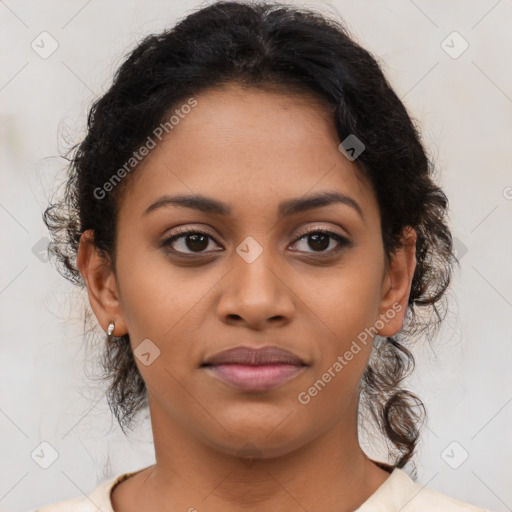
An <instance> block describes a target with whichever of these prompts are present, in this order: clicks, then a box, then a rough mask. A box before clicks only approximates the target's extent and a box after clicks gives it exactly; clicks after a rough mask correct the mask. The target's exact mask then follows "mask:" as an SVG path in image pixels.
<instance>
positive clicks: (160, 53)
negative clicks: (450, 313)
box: [43, 1, 458, 468]
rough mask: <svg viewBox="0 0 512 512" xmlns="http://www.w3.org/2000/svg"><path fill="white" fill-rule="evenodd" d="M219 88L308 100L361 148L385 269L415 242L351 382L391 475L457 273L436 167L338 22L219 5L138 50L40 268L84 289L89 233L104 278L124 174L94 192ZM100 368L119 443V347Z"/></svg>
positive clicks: (128, 375) (132, 378) (411, 445)
mask: <svg viewBox="0 0 512 512" xmlns="http://www.w3.org/2000/svg"><path fill="white" fill-rule="evenodd" d="M229 83H237V84H239V85H242V86H244V87H253V88H260V89H262V90H266V91H272V90H277V91H280V92H281V93H283V94H306V95H310V96H311V97H314V98H317V99H319V100H321V101H322V102H323V103H325V104H326V105H328V106H329V107H330V113H331V115H332V118H333V121H334V123H335V127H336V131H337V134H338V136H339V138H340V141H343V140H344V139H345V138H346V137H347V136H348V135H351V134H353V135H355V136H356V137H357V138H358V139H359V140H360V141H362V143H363V144H364V146H365V149H364V151H363V152H362V153H361V154H360V156H359V157H358V158H357V159H356V160H354V163H355V165H356V168H357V171H358V172H360V173H362V175H364V176H365V177H366V178H367V179H368V180H369V182H370V184H371V186H372V187H373V188H374V190H375V192H376V196H377V200H378V206H379V210H380V216H381V231H382V240H383V246H384V251H385V254H386V260H387V261H389V258H390V256H391V255H392V253H393V252H394V251H395V250H396V249H397V248H399V247H401V246H402V244H403V238H402V235H403V229H404V228H405V227H406V226H411V227H412V228H414V230H415V231H416V233H417V240H416V269H415V273H414V276H413V279H412V285H411V290H410V295H409V299H408V305H407V309H406V315H405V320H404V325H403V327H402V329H401V331H400V332H399V333H398V334H397V335H395V336H392V337H387V338H386V339H385V341H387V342H386V343H375V344H374V347H373V352H372V356H373V354H374V353H375V352H376V353H377V357H371V358H370V361H369V363H368V365H367V367H366V369H365V371H364V374H363V377H362V379H361V382H360V400H361V404H362V405H364V406H365V408H366V409H368V410H369V412H370V417H371V418H372V419H373V421H374V422H375V424H376V425H377V427H378V431H379V432H380V433H381V434H382V435H384V436H385V438H386V443H387V445H388V457H389V459H391V462H392V464H393V466H395V467H399V468H402V467H403V466H404V465H405V464H406V463H407V462H409V461H410V460H411V458H412V456H413V455H414V453H415V449H416V446H417V443H418V440H419V435H420V431H421V428H422V424H423V421H424V420H425V418H426V410H425V407H424V405H423V403H422V401H421V400H420V399H419V398H418V397H417V396H416V395H415V394H413V393H412V392H411V391H409V390H407V389H405V388H404V387H403V384H402V381H403V380H404V379H405V378H406V377H407V376H408V375H409V374H410V373H411V372H412V370H413V369H414V365H415V361H414V357H413V354H412V352H411V351H410V346H411V344H412V343H413V342H414V341H415V340H417V339H418V337H419V336H420V334H424V333H427V334H428V335H429V337H430V335H431V334H432V333H433V332H434V331H436V330H437V328H438V327H439V324H440V322H441V321H442V320H443V316H444V315H443V313H445V312H446V310H445V305H444V303H445V301H444V299H445V292H446V291H447V288H448V286H449V284H450V280H451V274H452V264H453V263H454V262H455V261H457V263H458V260H457V258H456V256H455V253H454V252H453V251H452V236H451V233H450V230H449V228H448V226H447V222H446V215H447V209H448V199H447V197H446V195H445V194H444V192H443V191H442V190H441V189H440V188H439V187H438V186H437V185H436V184H435V183H434V177H435V168H434V165H433V164H432V162H431V159H429V157H428V156H427V153H426V150H425V149H424V147H423V144H422V142H421V135H420V131H419V129H418V128H417V127H416V123H415V122H413V120H412V118H411V117H410V116H409V115H408V113H407V111H406V108H405V106H404V105H403V104H402V102H401V101H400V99H399V98H398V96H397V95H396V94H395V92H394V91H393V89H392V88H391V86H390V84H389V83H388V81H387V79H386V78H385V76H384V75H383V72H382V70H381V68H380V67H379V64H378V62H377V60H376V58H375V57H374V56H372V54H371V53H369V52H368V51H367V50H365V49H363V48H362V47H361V46H360V45H359V44H357V43H356V42H355V40H354V38H353V37H351V36H350V35H349V31H348V29H347V28H346V27H345V26H344V24H342V22H340V21H338V20H335V19H330V17H328V16H325V15H322V14H321V13H318V12H315V11H311V10H309V9H305V8H300V7H297V6H294V7H292V6H290V5H285V4H281V3H277V2H265V3H245V2H224V1H222V2H216V3H213V4H210V5H208V6H206V7H204V8H201V9H199V10H196V11H195V12H193V13H192V14H190V15H188V16H186V17H185V18H183V19H181V20H180V21H179V22H178V23H177V24H176V25H175V26H174V27H172V28H169V29H167V30H164V31H163V32H161V33H159V34H151V35H149V36H147V37H145V38H144V39H143V40H142V41H141V42H140V43H139V44H138V45H137V46H136V47H135V49H133V51H131V52H130V53H129V54H128V55H127V57H126V60H125V61H124V62H123V63H122V65H121V66H120V67H119V69H117V71H116V72H115V75H114V79H113V83H112V85H111V86H110V88H109V89H108V90H107V92H106V93H105V94H103V96H101V97H100V98H99V99H97V100H96V101H94V103H93V104H92V106H91V108H90V110H89V113H88V118H87V132H86V135H85V137H84V138H83V140H82V141H81V142H80V143H78V144H76V145H75V146H73V147H71V149H70V150H69V152H68V153H67V155H66V156H65V159H66V161H67V162H68V164H67V171H68V173H67V176H66V182H65V191H64V194H63V196H62V197H61V198H59V199H58V200H57V201H55V202H53V203H52V202H50V204H49V206H48V207H47V208H46V210H45V212H44V213H43V219H44V222H45V224H46V226H47V227H48V229H49V231H50V234H51V242H50V245H49V247H48V250H49V255H50V257H55V258H56V260H57V267H58V270H59V272H60V273H61V274H62V275H63V276H64V277H65V278H67V279H69V280H70V281H71V282H72V283H74V284H76V285H78V286H80V287H82V288H83V287H84V286H85V283H84V281H83V279H82V277H81V274H80V272H79V270H78V269H77V267H76V256H77V251H78V247H79V243H80V237H81V235H82V233H83V232H84V231H85V230H88V229H92V230H93V231H94V242H95V246H96V247H97V249H98V251H99V253H100V254H101V255H102V256H105V257H106V258H108V261H109V262H110V263H111V265H112V269H113V271H114V272H115V248H116V223H117V218H118V212H119V208H120V203H121V199H122V197H123V191H124V190H125V188H126V186H127V184H128V183H129V182H130V180H131V178H132V176H133V174H134V172H133V171H132V172H131V173H130V175H128V176H126V177H124V178H123V180H122V181H121V182H120V183H119V184H118V185H117V186H115V187H113V190H112V191H110V192H109V193H108V194H105V197H101V198H98V197H97V196H98V194H97V193H95V191H97V190H98V189H100V188H102V187H103V186H104V184H105V183H107V182H109V180H111V179H112V177H113V176H114V175H115V174H116V172H117V171H118V170H119V169H120V168H121V167H122V166H123V164H125V163H126V162H128V161H129V160H130V158H131V157H132V156H133V152H134V151H135V150H137V149H138V148H139V147H140V146H141V145H142V144H143V143H144V142H145V141H146V140H148V137H150V136H151V135H152V134H153V133H154V130H155V127H157V126H159V125H161V124H162V123H165V122H166V121H167V120H168V118H169V113H170V112H171V111H172V110H173V109H174V108H175V107H177V106H179V105H180V104H182V103H184V102H185V100H187V99H188V98H190V97H191V96H192V95H198V94H199V93H201V92H203V91H206V90H208V89H211V88H216V87H217V88H218V87H222V85H224V84H229ZM134 167H135V166H134ZM135 172H136V171H135ZM383 340H384V338H383ZM408 346H409V348H408ZM101 363H102V365H103V368H104V370H105V375H106V377H105V378H106V379H107V380H109V381H110V385H109V388H108V390H107V399H108V403H109V406H110V408H111V410H112V412H113V414H114V415H115V417H116V419H117V421H118V423H119V425H120V426H121V429H122V430H123V432H125V430H124V428H125V427H130V425H131V423H132V421H133V418H134V416H135V415H136V413H137V412H139V411H140V410H141V409H143V408H146V407H147V390H146V386H145V383H144V381H143V379H142V377H141V375H140V373H139V371H138V369H137V366H136V364H135V360H134V357H133V353H132V349H131V347H130V338H129V335H128V334H126V335H124V336H121V337H113V342H109V340H108V339H106V340H105V348H104V352H103V357H102V361H101ZM360 409H361V408H360ZM361 414H362V411H361V410H360V411H359V415H361Z"/></svg>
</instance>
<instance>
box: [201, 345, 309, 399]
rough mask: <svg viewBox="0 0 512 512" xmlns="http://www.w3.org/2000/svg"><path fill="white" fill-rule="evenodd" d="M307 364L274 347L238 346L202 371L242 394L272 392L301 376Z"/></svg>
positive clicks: (207, 362) (226, 351) (212, 358)
mask: <svg viewBox="0 0 512 512" xmlns="http://www.w3.org/2000/svg"><path fill="white" fill-rule="evenodd" d="M307 366H308V364H306V362H305V361H304V360H302V359H301V358H300V357H298V356H297V355H295V354H293V353H292V352H290V351H289V350H286V349H284V348H281V347H277V346H267V347H261V348H257V349H256V348H252V347H248V346H238V347H234V348H231V349H228V350H224V351H222V352H218V353H217V354H215V355H214V356H213V357H211V358H209V359H207V360H206V361H205V362H204V363H203V364H202V365H201V368H204V369H205V370H207V371H208V374H209V375H211V376H212V377H215V378H217V379H220V380H221V381H223V382H225V383H227V384H229V385H231V386H233V387H235V388H237V389H240V390H243V391H251V392H261V391H269V390H271V389H274V388H276V387H278V386H280V385H282V384H284V383H285V382H287V381H289V380H290V379H292V378H294V377H296V376H297V375H299V374H301V373H303V372H304V371H305V369H306V368H307Z"/></svg>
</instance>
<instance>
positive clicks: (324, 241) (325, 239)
mask: <svg viewBox="0 0 512 512" xmlns="http://www.w3.org/2000/svg"><path fill="white" fill-rule="evenodd" d="M319 239H320V241H319ZM311 240H313V244H311V243H310V244H309V246H310V247H311V248H312V249H315V250H316V249H319V250H322V249H326V248H327V247H329V235H327V234H325V233H316V234H314V235H310V242H311ZM315 244H317V245H316V247H315Z"/></svg>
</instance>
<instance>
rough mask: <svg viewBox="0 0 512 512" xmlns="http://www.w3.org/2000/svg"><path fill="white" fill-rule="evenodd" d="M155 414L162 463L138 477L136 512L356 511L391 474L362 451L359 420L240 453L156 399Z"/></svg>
mask: <svg viewBox="0 0 512 512" xmlns="http://www.w3.org/2000/svg"><path fill="white" fill-rule="evenodd" d="M150 410H151V416H152V425H153V432H154V443H155V454H156V465H155V466H152V467H151V468H148V470H145V471H144V472H143V473H145V475H144V476H142V474H141V475H140V477H139V479H138V484H137V492H134V493H133V495H134V499H135V500H136V501H137V503H134V502H133V500H132V504H133V505H134V506H133V509H134V510H135V509H137V508H138V509H139V510H140V509H146V510H153V509H154V510H157V509H158V510H160V511H164V512H165V511H172V510H180V509H181V510H191V511H193V510H194V509H197V510H199V511H200V510H201V509H208V511H209V512H220V511H222V512H235V511H236V512H239V511H240V510H244V511H245V510H246V511H248V512H256V511H261V510H281V511H287V510H290V511H292V510H293V511H296V510H299V509H304V510H308V511H310V512H313V511H316V510H319V511H320V510H337V511H340V512H342V511H345V510H346V511H352V510H355V509H356V508H358V507H359V506H360V505H361V504H362V503H363V502H364V501H365V500H366V499H367V498H368V497H369V496H370V495H371V494H373V492H375V490H376V489H377V488H378V487H379V486H380V485H381V484H382V483H383V482H384V481H385V479H386V478H387V477H388V476H389V473H387V472H386V471H384V470H383V469H380V468H379V467H378V466H376V465H375V464H374V463H373V462H371V461H370V459H369V458H368V457H367V456H366V455H365V454H364V452H363V451H362V449H361V447H360V445H359V441H358V437H357V422H356V421H350V422H347V421H343V420H340V421H339V422H338V423H336V424H335V425H333V426H332V427H331V428H330V429H328V430H326V431H325V432H324V433H323V434H321V435H319V436H317V437H316V438H314V439H311V440H309V442H304V440H301V442H300V445H299V446H297V447H296V448H293V447H291V446H285V443H284V442H281V443H279V442H277V441H278V433H279V430H278V428H276V429H274V431H273V432H271V433H270V434H268V435H267V436H266V437H264V436H263V437H262V439H263V441H261V440H260V441H259V442H258V448H255V447H254V446H253V447H252V449H251V447H250V446H249V445H248V444H246V443H243V442H242V441H241V446H242V449H240V448H238V449H233V448H232V443H231V446H230V447H229V448H228V447H226V446H225V445H224V446H212V445H211V444H209V443H208V442H206V441H205V442H199V441H198V439H199V436H198V433H197V432H194V431H193V428H181V427H180V426H179V425H177V424H176V423H175V422H169V419H168V416H165V415H164V411H163V410H162V409H160V408H159V407H157V406H156V404H154V403H152V401H150ZM356 411H357V409H356ZM155 427H156V428H155ZM272 438H274V439H275V440H276V441H275V443H274V444H272V443H271V442H270V440H271V439H272ZM254 444H256V443H254ZM244 447H245V448H244ZM241 455H244V456H245V457H241ZM251 456H252V458H251ZM137 476H139V475H137ZM135 505H136V506H135ZM116 510H122V511H124V510H128V509H127V507H124V506H123V507H119V508H117V509H116Z"/></svg>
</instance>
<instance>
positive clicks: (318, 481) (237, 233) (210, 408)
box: [77, 84, 416, 512]
mask: <svg viewBox="0 0 512 512" xmlns="http://www.w3.org/2000/svg"><path fill="white" fill-rule="evenodd" d="M195 98H196V100H197V106H196V107H195V108H193V109H192V110H191V112H190V113H189V114H187V116H185V118H184V119H182V120H181V121H180V123H179V124H177V125H176V126H175V127H174V129H173V130H172V131H171V132H170V133H169V135H168V136H167V137H166V138H164V139H163V141H162V142H161V143H160V144H159V145H158V146H157V147H156V148H155V149H153V150H152V151H151V153H150V154H149V155H148V156H147V157H146V159H145V160H144V162H143V164H142V166H141V167H139V168H137V170H136V171H135V172H134V175H132V176H131V177H130V182H129V184H128V187H127V189H126V191H125V195H124V196H123V200H122V203H121V209H120V212H119V218H118V232H117V240H118V245H117V253H116V257H117V261H116V268H115V269H113V268H112V266H111V265H109V262H108V261H106V260H105V259H102V258H101V256H100V255H99V254H98V251H97V250H96V249H95V246H94V240H93V237H92V232H91V231H87V232H85V233H84V234H83V236H82V239H81V243H80V249H79V254H78V259H77V264H78V266H79V269H80V272H81V274H82V276H83V278H84V280H85V282H86V285H87V290H88V294H89V300H90V303H91V306H92V308H93V311H94V313H95V315H96V317H97V319H98V322H99V323H100V325H101V326H102V328H103V329H104V330H106V329H107V326H108V324H109V323H110V322H111V321H114V322H115V330H114V335H115V336H120V335H123V334H126V333H129V335H130V340H131V344H132V348H133V349H134V350H135V349H136V347H137V346H138V345H139V344H140V343H141V342H142V341H143V340H145V339H150V340H151V342H152V343H154V345H155V346H157V347H158V349H159V350H160V355H159V356H158V357H156V359H154V361H153V362H151V364H149V365H148V366H146V365H144V364H142V363H141V361H140V360H139V359H138V358H136V362H137V366H138V369H139V371H140V373H141V375H142V377H143V379H144V381H145V383H146V386H147V388H148V400H149V408H150V414H151V424H152V429H153V435H154V445H155V455H156V464H155V465H154V466H151V467H149V468H145V469H144V470H141V471H140V472H139V473H137V474H136V475H134V476H132V477H131V478H128V479H127V480H125V481H124V482H122V483H120V484H119V485H118V486H117V487H116V488H115V489H114V491H113V493H112V496H111V500H112V505H113V507H114V509H115V510H116V512H131V511H140V510H147V511H156V510H158V511H176V510H185V511H187V510H194V509H193V508H191V507H194V508H195V509H197V510H198V511H199V512H201V511H206V510H207V511H209V512H220V511H222V512H235V511H236V512H239V511H240V510H247V511H263V510H265V511H266V510H280V511H288V510H289V511H292V510H293V511H296V510H298V509H300V508H303V509H305V510H308V511H309V512H315V511H320V510H338V511H344V510H347V511H349V510H354V509H355V508H357V507H358V506H360V505H361V504H362V503H363V502H364V501H365V500H366V499H368V497H369V496H370V495H371V494H373V493H374V492H375V491H376V490H377V488H378V487H379V486H380V485H382V483H383V482H384V481H385V480H386V479H387V478H388V477H389V473H388V472H386V471H384V470H383V469H381V468H379V467H378V466H377V465H376V464H375V463H374V462H372V461H371V460H370V459H369V458H368V457H367V456H366V455H365V453H364V452H363V451H362V449H361V447H360V445H359V442H358V435H357V407H358V394H359V388H358V386H359V382H360V379H361V376H362V374H363V372H364V370H365V367H366V366H367V363H368V359H369V356H370V351H371V338H370V342H369V343H367V344H366V345H363V344H361V345H360V346H361V350H360V352H359V353H357V355H355V356H354V357H353V359H352V360H351V361H350V362H349V363H348V364H347V365H346V366H345V367H344V368H343V370H342V371H341V372H339V373H338V374H337V375H336V377H334V378H332V380H331V381H330V382H329V383H328V384H327V385H326V386H325V387H324V388H323V389H322V390H321V392H319V393H318V394H317V395H316V396H315V397H313V398H311V401H310V402H309V403H308V404H306V405H305V404H301V403H300V402H299V401H298V399H297V397H298V395H299V393H301V392H304V391H307V390H308V389H309V388H310V387H311V386H312V384H313V383H314V382H316V381H317V380H318V379H319V378H321V376H322V374H323V373H324V372H326V371H327V369H328V368H329V367H332V365H333V363H334V362H335V361H336V360H337V357H338V356H340V355H343V354H344V353H345V352H346V351H347V350H348V348H349V347H350V345H351V343H352V341H353V340H355V339H356V338H357V336H358V334H359V333H361V332H362V331H364V329H365V328H368V327H370V326H373V325H374V324H375V322H376V321H377V320H378V319H379V317H381V318H382V316H380V315H383V314H385V313H386V312H387V311H390V310H392V309H393V304H395V307H396V305H397V304H399V305H401V310H400V311H399V312H396V314H395V315H394V316H393V318H392V319H389V320H387V321H386V322H385V325H384V326H383V327H382V328H381V329H378V330H377V331H378V334H379V335H381V336H391V335H394V334H396V333H398V332H399V331H400V330H401V328H402V324H403V319H404V313H405V310H406V306H407V300H408V297H409V293H410V287H411V281H412V277H413V274H414V269H415V265H416V258H415V242H416V234H415V232H414V230H412V229H411V228H408V229H406V230H404V241H405V242H406V244H405V245H404V247H403V248H402V249H399V250H397V251H396V253H394V254H393V256H392V259H391V264H390V265H389V266H386V262H385V258H384V248H383V245H382V234H381V229H380V213H379V208H378V203H377V199H376V196H375V193H374V191H373V189H372V187H371V185H370V184H369V182H367V181H366V180H365V179H364V178H363V177H362V176H361V175H360V174H359V173H358V171H357V170H356V167H355V164H354V162H351V161H350V160H348V159H347V158H346V157H345V156H344V155H343V154H342V153H341V152H340V151H339V149H338V145H339V139H338V136H337V134H336V131H335V128H334V124H333V121H332V119H331V118H330V116H329V113H328V110H327V109H326V108H325V106H324V105H323V104H321V103H319V102H318V101H317V100H315V98H312V97H307V96H297V95H283V94H279V93H275V92H266V91H262V90H256V89H242V88H240V87H239V86H238V85H235V84H229V85H228V86H224V87H223V88H220V89H213V90H209V91H207V92H204V93H202V94H200V95H197V96H196V97H195ZM321 191H322V192H323V191H330V192H333V191H334V192H339V193H343V194H345V195H348V196H350V197H352V198H353V199H354V200H355V201H357V203H358V204H359V206H360V208H361V210H362V213H363V215H364V218H362V217H361V216H360V215H359V214H358V213H357V211H356V210H355V209H354V208H352V207H350V206H348V205H346V204H341V203H335V204H330V205H327V206H323V207H321V208H315V209H311V210H308V211H303V212H298V213H296V214H294V215H291V216H287V217H284V218H278V216H277V208H278V205H279V203H281V201H284V200H288V199H292V198H303V197H304V196H308V197H309V196H310V195H313V194H316V193H317V192H321ZM192 193H194V194H202V195H205V196H209V197H212V198H215V199H217V200H219V201H222V202H224V203H226V204H227V205H229V206H230V207H231V209H232V215H230V216H226V217H224V216H221V215H218V214H212V213H204V212H201V211H199V210H195V209H191V208H184V207H178V206H174V205H168V206H166V207H162V208H160V209H156V210H154V211H153V212H152V213H150V214H148V215H143V212H144V210H145V209H146V208H147V207H148V206H149V205H151V204H152V203H154V202H155V201H156V200H157V199H158V198H160V197H161V196H162V195H163V194H171V195H176V194H192ZM177 226H182V227H187V228H190V229H192V230H193V229H196V230H199V231H203V232H206V233H208V235H210V236H211V237H212V238H207V239H206V241H205V243H204V244H203V246H201V248H200V249H199V250H198V249H197V247H198V245H195V246H194V245H193V244H190V239H189V245H188V246H187V244H186V242H187V239H186V237H182V238H181V239H179V240H177V241H175V242H174V243H173V244H172V246H168V247H167V248H166V247H162V246H161V242H162V240H163V239H164V238H165V237H166V236H169V235H170V234H175V230H176V227H177ZM318 228H323V229H328V230H330V231H333V232H334V233H336V234H339V235H341V236H344V237H346V238H347V239H348V240H349V241H350V242H351V245H348V246H344V245H343V244H340V242H338V241H336V240H335V239H334V238H328V239H327V241H328V243H329V245H328V247H327V242H326V244H325V246H324V248H320V249H319V248H318V247H319V244H317V245H315V243H314V241H312V239H311V236H309V237H308V236H305V235H304V234H303V231H308V232H310V233H314V232H315V229H318ZM299 230H300V231H299ZM248 236H251V237H253V238H254V239H255V240H256V241H257V243H258V244H259V245H260V246H261V248H262V250H263V252H262V253H261V254H260V256H259V257H258V258H257V259H256V260H255V261H253V262H251V263H248V262H247V261H246V260H244V259H243V258H242V257H240V256H239V254H238V253H237V252H236V248H237V247H238V246H239V245H240V244H241V242H242V241H243V240H244V239H245V238H246V237H248ZM194 247H196V249H194ZM338 247H342V249H341V251H339V252H336V249H337V248H338ZM172 248H174V249H175V250H176V251H181V252H182V253H185V256H181V257H179V256H177V255H173V254H172V252H171V250H172ZM194 250H195V251H196V252H194ZM197 251H199V253H201V251H202V252H203V253H204V252H206V253H207V255H198V254H197ZM329 252H330V254H331V255H330V256H328V257H326V258H323V259H322V257H321V256H322V254H324V253H329ZM187 256H189V257H187ZM242 344H243V345H250V346H255V347H259V346H263V345H278V346H280V347H284V348H286V349H288V350H290V351H292V352H293V353H295V354H296V355H298V356H299V357H301V358H303V359H304V360H306V361H307V363H308V366H307V368H306V369H305V370H304V371H303V372H301V373H300V374H298V375H296V376H295V377H294V378H292V379H291V380H289V381H287V382H285V383H284V384H282V385H281V386H279V387H277V388H274V389H272V390H270V391H267V392H261V393H248V392H243V391H240V390H238V389H236V388H234V387H231V386H230V385H228V384H227V383H225V382H223V381H221V380H218V379H215V378H214V377H212V376H211V375H209V372H207V371H206V370H204V369H201V368H200V365H201V364H202V363H203V362H204V361H205V359H206V358H207V357H211V356H212V355H213V354H215V353H217V352H219V351H221V350H224V349H226V348H231V347H234V346H237V345H242ZM247 443H252V445H254V446H255V447H256V448H255V453H253V454H252V455H253V457H254V459H253V460H252V461H250V460H247V459H246V458H244V457H243V455H247V452H246V450H247V447H246V445H247Z"/></svg>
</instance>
